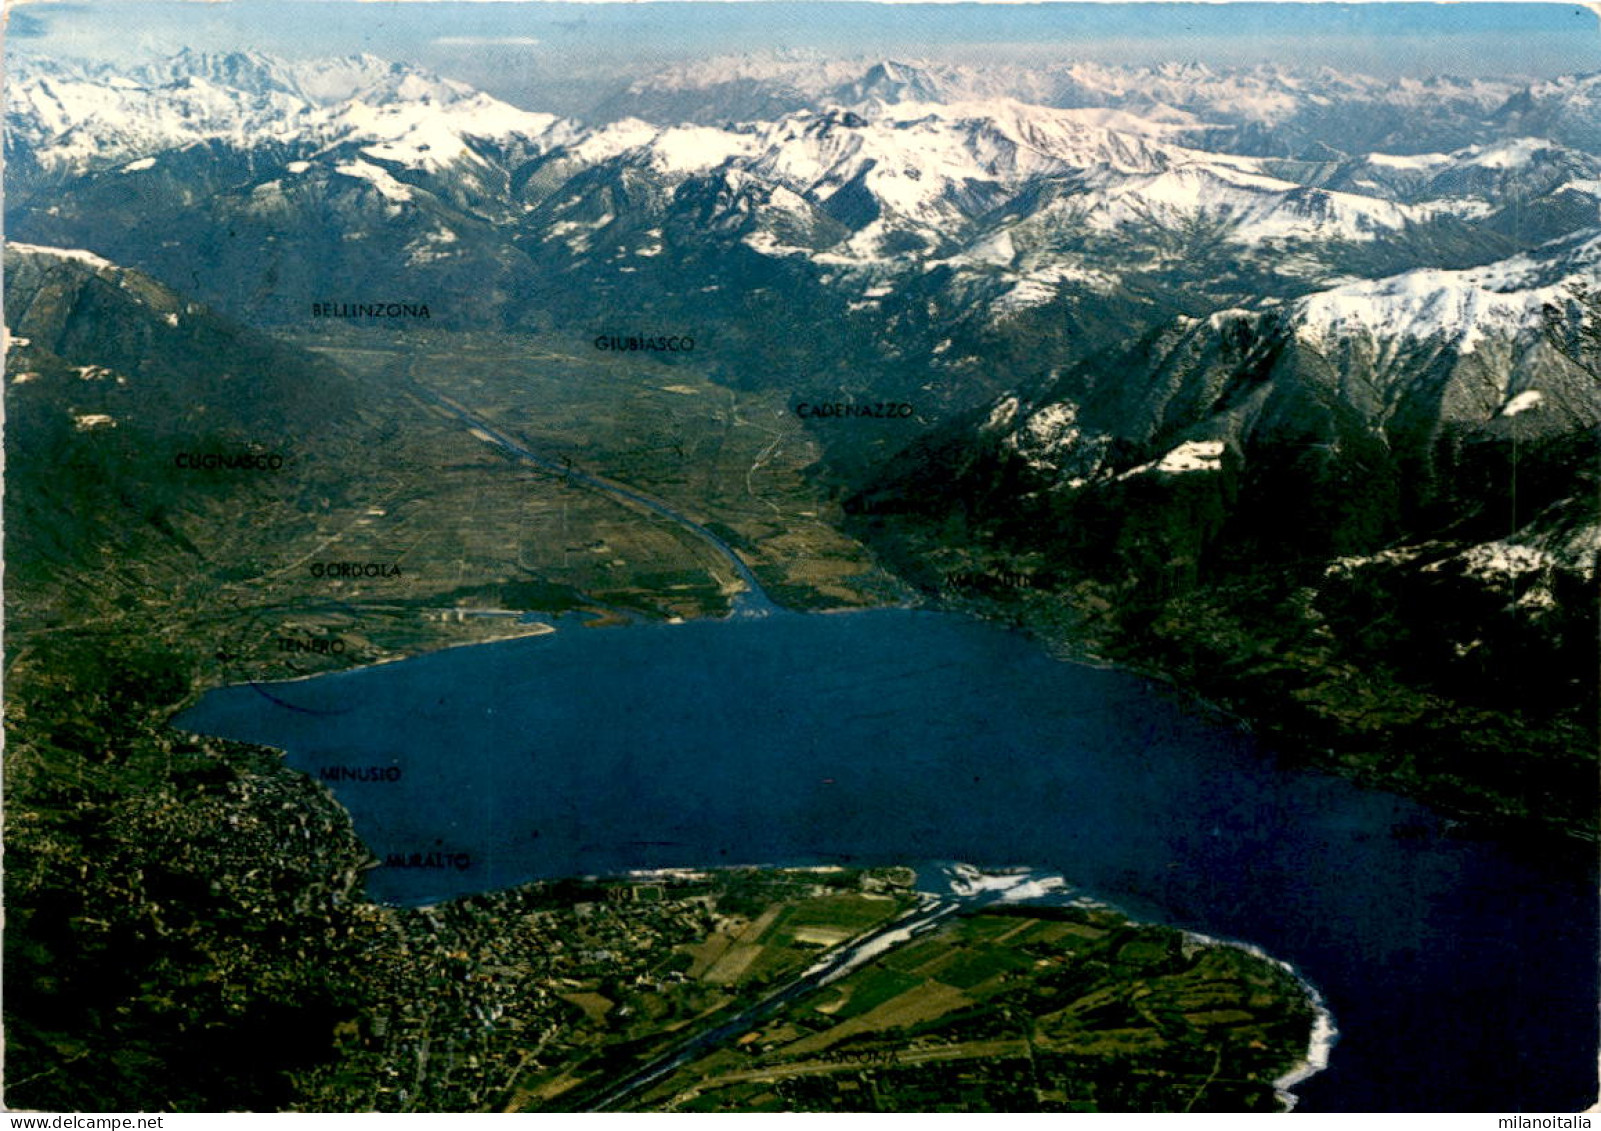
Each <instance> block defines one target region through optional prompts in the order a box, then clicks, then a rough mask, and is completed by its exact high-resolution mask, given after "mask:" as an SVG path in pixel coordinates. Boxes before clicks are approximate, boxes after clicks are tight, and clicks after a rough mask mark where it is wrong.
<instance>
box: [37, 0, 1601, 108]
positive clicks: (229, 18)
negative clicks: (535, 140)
mask: <svg viewBox="0 0 1601 1131" xmlns="http://www.w3.org/2000/svg"><path fill="white" fill-rule="evenodd" d="M7 31H8V34H7V40H8V44H9V47H10V49H12V50H19V49H20V50H27V51H36V52H39V53H42V54H46V55H52V56H58V57H59V56H80V57H91V58H111V59H119V60H127V59H133V58H142V57H148V56H159V55H167V54H171V53H172V52H174V51H177V50H179V49H180V48H182V47H186V46H187V47H195V48H198V49H202V50H235V49H253V50H258V51H263V52H266V53H268V54H276V55H284V56H288V57H293V58H302V57H307V56H314V55H329V54H351V53H355V52H361V51H366V52H371V53H372V54H374V55H378V56H382V57H384V58H387V59H399V60H405V61H408V62H413V63H418V64H421V65H423V66H426V67H429V68H431V69H434V70H437V71H439V72H440V73H442V74H445V75H448V76H450V77H453V78H459V79H461V80H463V81H465V82H469V83H472V84H473V85H474V86H479V87H482V88H484V89H486V90H489V91H490V92H492V93H494V94H497V95H498V96H500V97H502V98H506V99H508V100H509V101H512V102H516V103H518V104H520V105H524V106H530V107H532V108H549V109H557V110H564V111H567V112H571V111H572V110H575V109H578V107H577V106H575V105H571V104H569V105H561V106H558V105H552V104H551V103H553V102H562V103H570V102H571V100H573V99H578V100H580V101H582V100H584V99H585V95H583V94H582V93H580V87H583V86H590V87H593V84H595V83H599V84H602V85H605V86H612V85H614V84H616V83H617V82H619V81H621V80H622V79H624V78H625V77H627V76H630V75H638V74H641V73H646V72H648V71H651V70H654V69H656V68H657V67H659V66H662V65H664V64H667V63H670V62H674V61H677V60H681V59H686V58H694V57H698V56H706V55H718V54H726V53H744V52H755V51H769V50H775V49H790V50H800V51H809V52H820V53H825V54H846V55H850V56H853V57H855V56H861V55H883V56H886V57H890V58H900V59H906V58H914V57H939V58H952V57H955V58H962V59H968V60H972V61H981V60H982V59H983V58H984V57H986V55H987V56H988V57H991V58H995V57H998V56H1004V57H1007V58H1014V57H1018V56H1020V55H1021V56H1032V57H1035V58H1038V57H1041V56H1043V57H1048V58H1056V59H1064V60H1066V59H1080V58H1081V59H1094V60H1100V61H1106V62H1157V61H1164V60H1170V59H1173V60H1181V61H1192V60H1193V61H1200V62H1204V63H1208V64H1211V65H1215V66H1226V65H1231V64H1254V63H1259V62H1283V63H1289V64H1297V65H1329V66H1334V67H1338V68H1341V69H1344V70H1353V71H1363V72H1366V73H1369V74H1377V75H1382V76H1392V75H1396V74H1402V73H1407V74H1415V75H1418V76H1420V77H1421V76H1426V75H1428V74H1436V73H1448V74H1456V75H1519V76H1543V75H1556V74H1563V73H1572V72H1580V71H1595V70H1601V24H1598V19H1597V15H1596V12H1595V11H1594V10H1587V9H1585V8H1583V7H1581V6H1578V5H1575V4H1521V3H1514V4H1475V3H1455V4H1421V3H1420V4H1351V5H1348V4H1255V3H1241V4H1232V3H1230V4H1070V3H1044V4H967V3H951V4H862V3H853V2H844V0H833V2H821V3H791V2H751V3H702V2H696V0H678V2H667V3H623V4H613V3H581V4H569V3H537V2H531V3H431V2H428V3H418V2H412V3H397V2H393V0H369V2H365V3H355V2H339V0H332V2H330V0H227V2H211V3H145V2H139V0H100V2H95V3H29V4H25V5H23V6H20V7H14V8H12V9H11V13H10V23H9V27H8V29H7ZM588 97H589V98H593V97H594V94H593V93H591V94H590V95H588Z"/></svg>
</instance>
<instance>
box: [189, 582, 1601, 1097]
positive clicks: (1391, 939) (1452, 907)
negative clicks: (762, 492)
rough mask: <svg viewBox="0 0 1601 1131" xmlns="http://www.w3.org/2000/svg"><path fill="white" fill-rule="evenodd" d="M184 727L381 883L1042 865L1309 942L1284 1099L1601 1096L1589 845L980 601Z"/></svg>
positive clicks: (1108, 894)
mask: <svg viewBox="0 0 1601 1131" xmlns="http://www.w3.org/2000/svg"><path fill="white" fill-rule="evenodd" d="M175 722H176V725H178V726H180V727H183V728H186V729H189V730H194V731H199V732H202V733H207V734H213V735H219V736H223V737H227V738H233V739H239V740H243V741H249V742H257V743H263V744H266V745H270V746H275V747H279V748H282V749H284V750H286V751H287V752H288V753H287V757H288V761H289V764H290V765H292V766H294V767H296V768H297V769H300V770H303V771H305V772H307V773H309V774H312V775H313V776H316V777H319V778H321V779H323V780H325V781H327V782H328V784H329V786H330V788H332V789H333V791H334V793H335V794H336V795H337V796H338V798H339V800H340V801H341V802H342V803H343V804H344V805H345V806H346V807H347V808H348V809H349V810H350V812H351V814H352V817H353V819H354V821H355V826H356V830H357V832H358V833H359V834H360V835H361V836H362V838H363V840H364V841H365V842H366V843H367V844H368V846H369V847H370V848H371V849H372V850H373V852H374V853H376V854H377V855H378V857H379V858H380V859H385V860H388V861H390V864H389V865H388V866H385V867H381V868H378V869H376V870H375V871H373V872H372V873H370V874H369V878H368V892H369V894H370V895H371V896H372V897H374V898H376V899H380V900H386V901H391V902H397V903H427V902H433V901H437V900H439V899H443V898H447V897H449V896H452V895H457V894H461V893H465V892H475V891H483V890H489V889H494V888H500V887H505V886H508V885H512V884H515V883H518V882H521V881H526V880H529V879H536V878H552V877H560V876H571V875H583V874H596V873H616V872H622V871H626V870H633V869H639V868H653V867H665V866H706V865H719V864H750V863H754V864H799V863H827V862H841V863H890V862H901V863H915V862H918V861H950V860H960V861H968V862H972V863H976V864H981V865H994V866H1001V865H1027V866H1031V867H1035V868H1042V869H1048V870H1052V871H1056V872H1060V873H1061V874H1063V875H1065V876H1067V877H1069V878H1070V879H1071V880H1072V881H1073V882H1074V883H1075V884H1076V885H1078V886H1080V887H1081V888H1082V889H1084V890H1086V891H1087V892H1088V893H1090V894H1093V895H1094V896H1096V897H1098V898H1101V899H1104V900H1106V901H1107V902H1110V903H1113V904H1115V905H1117V906H1119V907H1121V908H1123V909H1124V910H1126V911H1128V912H1130V913H1131V914H1134V915H1136V916H1137V917H1141V918H1148V919H1153V920H1159V921H1162V922H1165V923H1169V924H1172V925H1175V926H1181V927H1186V928H1191V929H1194V930H1198V931H1202V932H1204V933H1207V934H1211V935H1218V936H1225V937H1230V938H1235V939H1240V940H1244V941H1248V942H1251V943H1254V944H1257V945H1259V946H1261V947H1264V948H1265V949H1266V950H1268V951H1269V952H1270V953H1271V954H1273V955H1274V956H1276V957H1278V958H1282V959H1285V960H1286V961H1289V962H1291V963H1293V964H1294V965H1295V966H1296V967H1297V969H1298V970H1299V971H1300V972H1301V973H1302V975H1303V976H1304V977H1305V978H1307V979H1308V980H1309V981H1310V982H1311V983H1312V984H1314V985H1315V986H1317V987H1318V988H1319V989H1320V990H1321V991H1322V993H1323V995H1324V997H1325V998H1326V1000H1327V1003H1328V1005H1329V1008H1330V1009H1331V1010H1332V1011H1333V1014H1334V1018H1335V1021H1336V1024H1337V1025H1338V1026H1339V1029H1340V1032H1341V1039H1340V1043H1339V1044H1338V1046H1337V1047H1336V1048H1335V1049H1334V1053H1333V1057H1332V1061H1331V1066H1330V1068H1329V1069H1328V1070H1327V1071H1326V1072H1323V1073H1321V1074H1319V1075H1317V1076H1315V1077H1314V1078H1312V1079H1311V1080H1310V1081H1307V1082H1306V1083H1304V1084H1302V1085H1301V1086H1300V1087H1299V1088H1298V1089H1297V1094H1298V1095H1299V1096H1300V1097H1301V1105H1300V1106H1301V1109H1302V1110H1377V1111H1400V1110H1441V1111H1509V1112H1510V1111H1518V1110H1538V1111H1551V1110H1558V1111H1560V1110H1577V1109H1581V1108H1583V1107H1585V1106H1588V1105H1589V1104H1590V1103H1591V1102H1593V1100H1594V1099H1595V1095H1596V1083H1595V1081H1596V1049H1597V1046H1598V1034H1597V1018H1596V1003H1597V1000H1598V997H1601V988H1598V973H1597V955H1598V953H1601V940H1598V930H1597V910H1596V868H1595V858H1594V850H1593V847H1591V846H1580V845H1572V846H1565V845H1560V844H1558V845H1553V844H1551V843H1550V842H1544V843H1541V844H1540V845H1538V846H1536V847H1530V848H1528V849H1527V850H1522V849H1520V848H1519V846H1518V845H1515V844H1508V843H1505V842H1498V841H1495V840H1491V839H1485V838H1480V837H1474V836H1466V835H1463V834H1462V833H1461V832H1460V831H1459V830H1454V829H1453V828H1452V827H1451V822H1448V821H1445V820H1443V819H1441V818H1440V817H1439V816H1437V815H1436V814H1434V813H1432V812H1431V811H1430V810H1428V809H1426V808H1424V807H1423V806H1421V805H1418V804H1416V803H1414V802H1411V801H1408V800H1405V799H1402V798H1398V797H1394V796H1391V795H1389V794H1386V793H1382V792H1377V791H1372V790H1365V789H1361V788H1358V787H1357V786H1355V785H1353V784H1351V783H1349V782H1346V781H1343V780H1341V779H1337V778H1334V777H1331V776H1328V775H1324V774H1320V773H1313V772H1308V771H1305V770H1292V769H1288V768H1286V767H1283V766H1281V765H1280V764H1278V762H1277V761H1276V760H1275V758H1274V756H1273V754H1272V752H1271V751H1270V750H1267V749H1265V748H1264V747H1263V746H1262V745H1261V744H1260V743H1258V742H1256V741H1255V740H1253V739H1252V738H1251V737H1250V736H1248V735H1245V734H1242V733H1240V732H1238V731H1236V730H1235V729H1233V728H1231V727H1228V726H1224V725H1220V724H1219V723H1217V722H1216V721H1213V720H1209V719H1207V718H1204V717H1201V716H1200V715H1198V714H1196V713H1194V712H1192V711H1190V710H1188V709H1187V708H1186V707H1185V706H1184V704H1183V703H1182V701H1181V700H1179V699H1178V698H1177V697H1175V696H1174V695H1172V694H1171V693H1169V692H1168V691H1167V690H1165V689H1163V688H1161V687H1160V686H1158V685H1156V684H1153V683H1150V682H1148V681H1145V680H1142V679H1140V678H1137V677H1135V676H1132V675H1129V674H1126V673H1122V672H1115V671H1102V670H1097V669H1093V668H1088V667H1084V666H1081V665H1076V664H1069V663H1063V662H1060V661H1057V660H1054V659H1052V658H1051V657H1049V656H1048V655H1046V654H1045V653H1044V652H1043V651H1042V650H1041V649H1040V648H1039V647H1038V646H1037V645H1036V644H1034V643H1033V642H1032V641H1030V640H1029V639H1028V638H1027V637H1025V636H1023V635H1022V634H1020V633H1016V632H1012V631H1008V630H1006V629H1002V628H998V627H996V626H993V625H990V624H986V623H983V622H980V621H976V620H972V619H968V618H965V617H960V616H955V615H949V614H939V613H931V612H921V611H913V610H906V609H884V610H874V611H866V612H855V613H848V614H809V615H800V614H791V613H780V614H776V615H771V616H763V617H734V618H730V619H728V620H721V621H714V620H703V621H694V622H690V623H685V624H674V625H668V624H635V625H630V626H627V627H617V628H606V629H586V628H580V627H576V626H568V627H563V628H562V629H561V630H560V631H558V632H556V633H553V634H550V635H546V636H538V637H529V638H524V639H520V640H514V641H508V642H504V643H498V644H487V645H478V646H473V647H467V648H456V649H450V650H446V651H441V652H436V653H432V654H430V655H426V656H422V657H419V658H416V659H412V660H407V661H404V662H400V663H393V664H384V665H380V666H377V667H372V668H365V669H359V670H355V671H350V672H342V673H338V674H334V675H324V676H319V677H316V678H314V679H308V680H304V681H298V682H288V683H277V684H270V685H261V686H257V685H245V686H240V687H231V688H224V689H220V690H217V691H213V692H211V693H209V694H207V695H206V696H205V698H204V699H203V700H202V701H201V703H200V704H199V705H198V706H196V707H195V708H193V709H192V710H190V711H187V712H185V713H184V714H183V715H180V716H179V717H178V719H177V720H175Z"/></svg>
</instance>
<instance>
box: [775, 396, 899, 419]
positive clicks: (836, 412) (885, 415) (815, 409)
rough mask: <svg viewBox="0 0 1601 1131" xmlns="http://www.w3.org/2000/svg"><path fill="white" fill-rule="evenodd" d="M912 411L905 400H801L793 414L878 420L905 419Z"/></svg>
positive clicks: (806, 416)
mask: <svg viewBox="0 0 1601 1131" xmlns="http://www.w3.org/2000/svg"><path fill="white" fill-rule="evenodd" d="M914 411H915V410H914V409H913V408H912V406H911V405H909V404H907V403H906V402H905V401H878V402H876V403H873V404H857V403H856V402H855V401H835V402H834V403H832V404H811V403H809V402H807V401H801V402H800V403H799V404H797V405H796V406H795V415H796V416H798V417H800V418H801V419H802V420H818V419H825V420H827V419H832V420H844V419H848V418H850V417H857V416H871V417H874V418H877V419H879V420H905V419H907V418H908V417H910V416H911V415H912V414H913V412H914Z"/></svg>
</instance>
